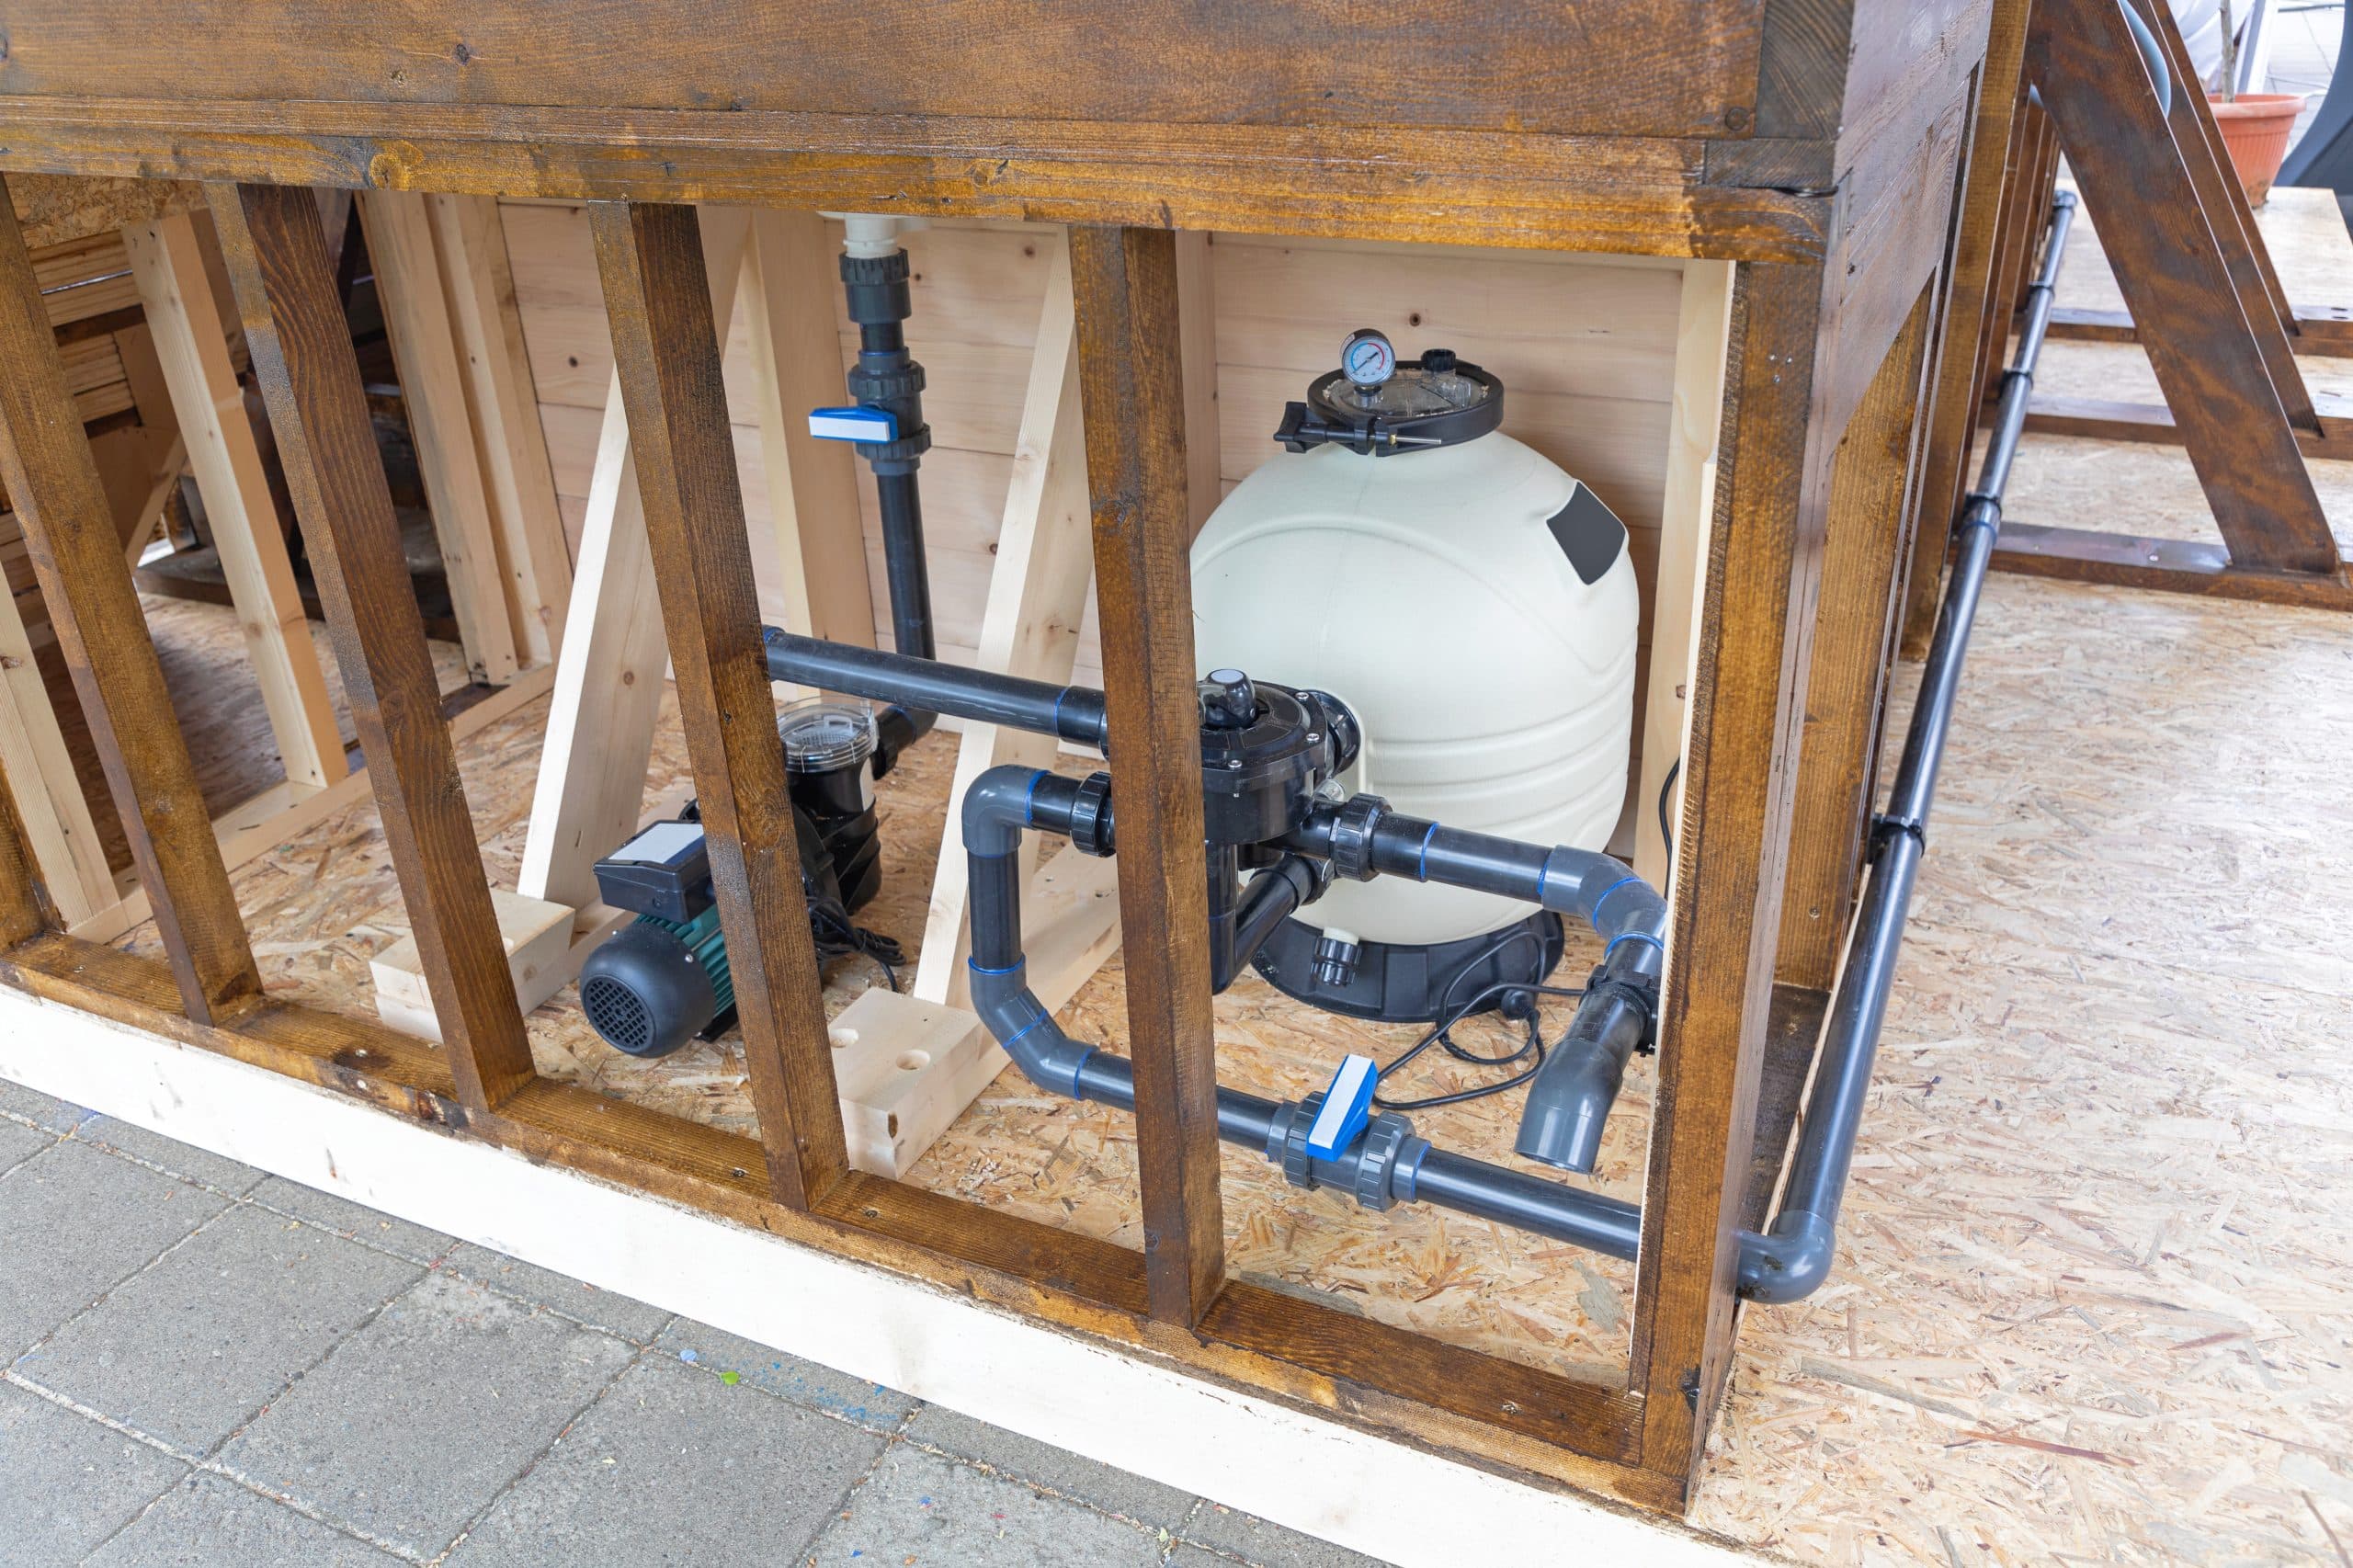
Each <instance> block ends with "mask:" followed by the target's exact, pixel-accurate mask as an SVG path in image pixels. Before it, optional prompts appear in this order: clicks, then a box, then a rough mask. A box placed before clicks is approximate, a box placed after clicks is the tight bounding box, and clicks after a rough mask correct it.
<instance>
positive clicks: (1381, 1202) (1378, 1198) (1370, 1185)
mask: <svg viewBox="0 0 2353 1568" xmlns="http://www.w3.org/2000/svg"><path fill="white" fill-rule="evenodd" d="M1412 1142H1414V1124H1413V1122H1412V1121H1410V1120H1409V1119H1406V1118H1404V1117H1402V1116H1400V1115H1398V1114H1397V1113H1396V1112H1395V1111H1393V1110H1385V1111H1382V1112H1381V1114H1380V1115H1379V1116H1376V1117H1374V1118H1373V1119H1372V1125H1371V1126H1370V1127H1368V1128H1366V1129H1365V1130H1364V1150H1363V1153H1360V1154H1359V1155H1358V1158H1357V1177H1356V1190H1357V1202H1358V1204H1360V1205H1362V1206H1363V1207H1365V1208H1367V1209H1371V1210H1383V1209H1387V1208H1388V1207H1389V1206H1390V1205H1391V1204H1392V1203H1394V1202H1396V1201H1397V1195H1396V1194H1395V1193H1394V1192H1392V1191H1391V1190H1390V1177H1391V1176H1392V1175H1393V1174H1394V1173H1395V1171H1396V1169H1397V1160H1398V1156H1399V1155H1401V1154H1403V1153H1404V1152H1405V1149H1406V1147H1407V1145H1409V1144H1411V1143H1412Z"/></svg>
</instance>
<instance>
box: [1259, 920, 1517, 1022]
mask: <svg viewBox="0 0 2353 1568" xmlns="http://www.w3.org/2000/svg"><path fill="white" fill-rule="evenodd" d="M1323 935H1324V933H1323V932H1322V931H1321V930H1319V929H1317V928H1316V927H1315V926H1309V925H1307V924H1305V923H1304V922H1302V921H1299V920H1286V921H1284V922H1283V923H1282V924H1281V925H1280V926H1277V927H1276V928H1275V933H1274V935H1273V936H1271V937H1267V941H1266V944H1265V946H1263V947H1261V948H1260V949H1258V953H1257V956H1256V958H1255V959H1253V960H1251V962H1252V965H1253V967H1255V968H1256V970H1257V971H1258V972H1259V973H1260V974H1261V975H1263V976H1264V977H1265V978H1266V981H1267V984H1269V985H1272V986H1273V987H1274V988H1275V989H1276V990H1278V991H1279V992H1281V993H1282V994H1284V995H1286V996H1289V997H1290V998H1291V999H1292V1000H1294V1001H1299V1002H1304V1003H1306V1004H1307V1005H1308V1006H1311V1007H1321V1008H1323V1009H1324V1011H1325V1012H1328V1013H1340V1014H1344V1015H1346V1016H1347V1017H1351V1018H1365V1019H1369V1020H1371V1021H1373V1022H1376V1023H1385V1024H1414V1023H1421V1024H1427V1023H1436V1022H1437V1021H1438V1018H1439V1017H1441V1016H1442V1015H1443V1014H1444V1013H1446V1012H1447V1011H1449V1010H1450V1009H1452V1008H1455V1007H1459V1006H1461V1005H1462V1004H1463V1003H1464V1002H1465V1001H1467V1000H1468V999H1470V998H1471V997H1472V996H1476V995H1477V994H1479V993H1481V992H1482V991H1484V990H1485V989H1487V987H1489V986H1491V985H1497V984H1502V983H1506V982H1509V983H1515V984H1520V985H1534V984H1538V983H1540V982H1542V981H1543V979H1544V978H1545V977H1546V976H1547V975H1549V974H1551V973H1552V970H1553V967H1554V966H1555V965H1557V964H1558V963H1559V962H1560V961H1561V949H1562V946H1563V938H1562V935H1561V917H1560V916H1559V915H1554V914H1552V913H1551V912H1550V911H1545V910H1540V911H1539V912H1537V913H1536V914H1534V915H1529V917H1528V918H1527V919H1525V920H1521V921H1518V922H1517V923H1515V924H1513V925H1510V926H1503V927H1501V928H1500V929H1497V930H1494V931H1487V932H1483V933H1482V934H1480V935H1479V936H1476V937H1462V938H1461V939H1460V940H1457V941H1451V942H1433V943H1427V944H1425V943H1415V942H1362V943H1359V944H1358V960H1357V971H1356V976H1355V978H1354V979H1352V980H1350V981H1348V982H1347V983H1345V984H1336V983H1331V982H1328V981H1325V980H1324V979H1323V978H1321V977H1319V976H1318V974H1317V973H1316V969H1315V962H1314V959H1315V945H1316V943H1317V941H1318V940H1320V939H1321V938H1322V937H1323ZM1497 1000H1500V998H1498V999H1497ZM1493 1006H1495V1002H1494V1001H1490V1002H1489V1003H1487V1004H1486V1006H1482V1007H1480V1008H1478V1009H1476V1011H1479V1012H1485V1011H1487V1010H1488V1009H1489V1008H1491V1007H1493Z"/></svg>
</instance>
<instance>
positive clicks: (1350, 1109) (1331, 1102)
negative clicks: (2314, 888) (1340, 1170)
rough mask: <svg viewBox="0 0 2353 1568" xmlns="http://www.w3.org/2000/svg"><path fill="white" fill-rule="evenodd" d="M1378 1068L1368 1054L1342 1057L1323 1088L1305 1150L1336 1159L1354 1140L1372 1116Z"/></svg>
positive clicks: (1322, 1158)
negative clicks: (1327, 1084) (1337, 1068)
mask: <svg viewBox="0 0 2353 1568" xmlns="http://www.w3.org/2000/svg"><path fill="white" fill-rule="evenodd" d="M1380 1079H1381V1071H1380V1069H1379V1068H1378V1067H1377V1066H1375V1065H1374V1063H1373V1060H1372V1058H1371V1057H1370V1056H1343V1057H1342V1058H1340V1068H1339V1071H1338V1072H1336V1073H1335V1074H1332V1082H1331V1085H1330V1086H1329V1087H1327V1088H1326V1089H1324V1104H1323V1105H1322V1107H1320V1108H1318V1109H1317V1110H1316V1112H1315V1121H1314V1125H1313V1126H1311V1127H1310V1128H1308V1130H1307V1152H1308V1153H1310V1154H1312V1155H1313V1156H1314V1157H1315V1158H1317V1159H1319V1160H1336V1159H1338V1158H1339V1157H1340V1152H1341V1151H1342V1150H1344V1149H1346V1148H1347V1146H1348V1145H1349V1144H1350V1143H1353V1142H1356V1137H1357V1134H1358V1133H1359V1132H1362V1131H1364V1130H1365V1124H1366V1123H1367V1122H1368V1121H1370V1119H1371V1118H1372V1091H1373V1090H1374V1089H1376V1088H1378V1087H1379V1086H1380Z"/></svg>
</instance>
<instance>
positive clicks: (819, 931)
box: [804, 890, 907, 991]
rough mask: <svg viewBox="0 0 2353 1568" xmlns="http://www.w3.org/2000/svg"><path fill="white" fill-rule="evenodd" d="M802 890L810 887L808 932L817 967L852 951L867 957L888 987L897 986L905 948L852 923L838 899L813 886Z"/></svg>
mask: <svg viewBox="0 0 2353 1568" xmlns="http://www.w3.org/2000/svg"><path fill="white" fill-rule="evenodd" d="M804 891H810V892H811V894H812V896H811V897H810V900H809V936H810V939H811V940H813V942H815V943H816V945H817V967H818V968H819V969H821V970H822V969H824V966H825V965H826V964H829V963H831V962H832V961H833V960H835V959H846V958H849V957H852V956H853V955H855V956H857V957H860V958H865V959H869V960H872V961H873V963H874V966H875V967H876V968H877V969H880V970H881V971H882V978H883V979H884V980H885V981H887V982H889V983H890V986H891V989H892V990H893V991H896V990H897V989H898V988H899V966H900V965H902V964H904V963H905V962H906V961H907V955H906V951H905V949H903V948H901V947H900V946H899V944H898V943H897V942H895V941H893V940H892V939H891V938H890V937H885V936H884V935H882V933H881V932H880V931H870V930H868V929H867V928H866V927H865V926H858V925H853V924H852V923H851V921H850V917H849V911H848V910H847V909H845V908H844V907H842V902H841V900H839V899H837V898H826V897H824V895H822V894H818V893H815V892H813V890H804Z"/></svg>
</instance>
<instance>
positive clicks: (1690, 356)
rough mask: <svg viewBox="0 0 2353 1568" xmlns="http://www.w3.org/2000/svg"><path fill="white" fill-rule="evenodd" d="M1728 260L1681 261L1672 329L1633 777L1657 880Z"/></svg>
mask: <svg viewBox="0 0 2353 1568" xmlns="http://www.w3.org/2000/svg"><path fill="white" fill-rule="evenodd" d="M1732 294H1733V264H1732V263H1731V262H1729V261H1702V260H1698V259H1694V260H1691V261H1687V262H1685V263H1684V264H1683V290H1682V297H1681V300H1680V301H1679V303H1678V305H1677V316H1676V327H1675V396H1674V402H1673V405H1672V413H1671V415H1670V418H1671V420H1672V424H1671V425H1670V426H1669V434H1668V445H1667V452H1666V494H1665V499H1664V504H1663V505H1662V506H1660V508H1659V529H1658V582H1659V592H1658V594H1657V596H1656V597H1657V604H1658V613H1657V614H1656V616H1654V618H1653V619H1652V621H1651V665H1650V670H1651V676H1650V695H1649V699H1648V701H1647V702H1646V703H1645V704H1644V706H1643V751H1642V781H1641V783H1640V784H1638V785H1637V786H1636V788H1635V795H1634V869H1635V870H1636V871H1638V872H1640V873H1641V874H1642V876H1643V878H1644V880H1646V881H1649V882H1650V884H1651V885H1652V886H1653V887H1657V888H1664V887H1665V886H1666V885H1667V871H1668V867H1667V863H1666V838H1665V834H1664V833H1662V832H1661V831H1660V827H1659V802H1660V801H1661V800H1662V799H1665V800H1667V801H1668V804H1667V810H1668V811H1670V812H1672V811H1673V809H1674V805H1673V801H1672V799H1671V797H1670V796H1669V792H1668V789H1667V782H1668V779H1669V778H1670V776H1675V777H1676V778H1677V782H1680V778H1679V776H1677V775H1676V773H1675V770H1676V768H1677V764H1678V763H1680V762H1681V760H1682V757H1683V731H1684V722H1685V719H1686V718H1687V716H1688V711H1689V702H1688V699H1689V697H1690V694H1691V654H1692V649H1693V637H1694V634H1695V633H1696V631H1698V618H1699V574H1700V572H1701V570H1702V567H1703V564H1704V563H1703V562H1702V560H1701V551H1702V547H1703V546H1704V545H1705V544H1706V542H1707V535H1708V528H1709V524H1710V522H1711V519H1712V518H1713V517H1714V509H1715V494H1716V443H1717V442H1718V440H1719V439H1721V437H1722V432H1723V406H1724V353H1725V350H1726V349H1727V348H1728V347H1730V345H1729V342H1728V338H1729V335H1730V334H1731V331H1732Z"/></svg>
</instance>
